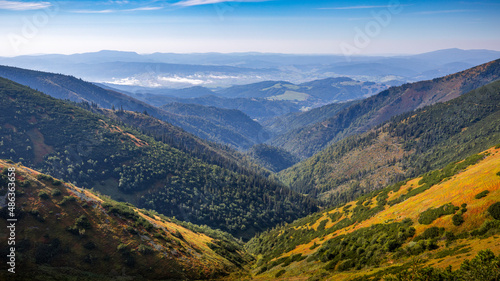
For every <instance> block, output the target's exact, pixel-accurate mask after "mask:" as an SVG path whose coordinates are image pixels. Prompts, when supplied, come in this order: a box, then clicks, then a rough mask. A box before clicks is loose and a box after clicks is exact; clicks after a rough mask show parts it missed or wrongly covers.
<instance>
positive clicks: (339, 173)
mask: <svg viewBox="0 0 500 281" xmlns="http://www.w3.org/2000/svg"><path fill="white" fill-rule="evenodd" d="M498 142H500V81H496V82H493V83H491V84H488V85H486V86H483V87H480V88H479V89H476V90H473V91H471V92H469V93H467V94H464V95H462V96H460V97H458V98H456V99H453V100H450V101H447V102H442V103H438V104H435V105H432V106H428V107H424V108H422V109H419V110H417V111H414V112H409V113H406V114H403V115H399V116H397V117H394V118H393V119H392V120H391V121H389V122H387V123H385V124H383V125H381V126H378V127H377V128H374V129H372V130H370V131H368V132H366V133H363V134H359V135H354V136H351V137H348V138H346V139H343V140H341V141H339V142H337V143H334V144H332V145H331V146H329V147H327V148H326V149H325V150H323V151H321V152H320V153H318V154H317V155H315V156H313V157H311V158H310V159H307V160H306V161H303V162H301V163H299V164H297V165H295V166H294V167H291V168H289V169H287V170H284V171H282V172H281V173H280V174H279V178H280V179H281V180H282V181H283V182H284V183H286V184H288V185H289V186H290V187H291V188H292V189H294V190H297V191H299V192H302V193H306V194H310V195H311V196H313V197H319V198H322V199H323V200H326V201H327V202H330V203H342V202H346V201H348V200H353V199H354V198H356V197H358V196H360V195H362V194H365V193H367V192H370V191H372V190H375V189H378V188H381V187H383V186H385V185H387V184H389V183H394V182H396V181H398V180H400V179H405V178H409V177H414V176H416V175H419V174H422V173H425V172H428V171H430V170H431V169H436V168H441V167H443V166H444V165H446V164H447V163H449V162H451V161H456V160H459V159H462V158H464V157H466V156H467V155H469V154H471V153H477V152H480V151H482V150H484V149H486V148H487V147H489V146H491V145H493V144H495V143H498Z"/></svg>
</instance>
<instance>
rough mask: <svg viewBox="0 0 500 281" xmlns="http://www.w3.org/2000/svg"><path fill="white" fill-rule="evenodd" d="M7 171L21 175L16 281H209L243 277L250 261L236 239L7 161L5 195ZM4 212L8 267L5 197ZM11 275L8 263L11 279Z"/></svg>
mask: <svg viewBox="0 0 500 281" xmlns="http://www.w3.org/2000/svg"><path fill="white" fill-rule="evenodd" d="M7 168H15V174H16V181H15V183H16V206H17V209H16V211H15V214H16V218H17V219H18V222H17V224H16V245H15V247H16V251H17V252H16V253H17V260H16V263H17V273H16V277H17V278H19V279H16V280H67V278H70V277H74V278H76V277H79V278H83V279H79V280H87V279H88V280H97V279H99V280H108V279H112V278H115V277H118V276H129V278H134V280H164V279H171V278H172V279H186V278H188V279H206V278H213V277H217V276H222V275H226V274H227V273H229V272H231V271H235V270H240V267H241V266H242V265H244V264H245V263H246V262H248V260H249V256H248V255H246V254H244V251H243V249H242V247H241V244H240V243H239V242H237V241H236V240H234V238H232V237H231V236H230V235H228V234H225V233H223V232H220V231H214V230H211V229H208V228H206V227H205V228H200V227H197V226H194V225H186V226H187V228H186V227H184V226H181V225H180V224H178V223H176V222H175V220H172V219H169V218H167V217H163V216H162V217H160V216H159V215H158V214H155V213H151V212H148V211H145V210H139V209H137V208H135V207H133V206H132V205H128V204H124V203H118V202H116V201H113V200H111V199H109V198H108V197H103V196H100V195H96V194H94V193H92V192H89V191H88V190H84V189H80V188H78V187H75V186H74V185H71V184H68V183H64V182H62V181H60V180H57V179H54V178H52V177H50V176H46V175H43V174H40V173H38V172H36V171H34V170H31V169H29V168H26V167H24V166H20V165H16V164H10V163H6V162H5V161H3V160H1V161H0V170H1V171H2V176H1V181H2V187H3V186H4V183H5V182H6V181H7V177H6V176H7V173H6V171H7ZM3 194H5V190H3ZM1 204H2V206H3V208H2V209H1V211H0V213H1V214H2V220H1V221H0V226H1V230H0V231H1V232H2V235H0V245H2V246H1V249H2V260H4V259H5V256H6V255H4V254H3V253H4V252H7V241H6V240H7V235H4V234H5V230H6V229H7V228H6V225H5V224H6V215H7V213H8V212H7V208H5V206H4V197H3V196H2V200H1ZM190 229H191V230H190ZM6 267H7V264H6V263H5V262H2V265H1V269H2V270H1V273H0V275H3V276H4V277H5V274H8V272H7V269H6ZM57 278H59V279H57ZM60 278H62V279H60ZM85 278H87V279H85ZM2 280H3V279H2Z"/></svg>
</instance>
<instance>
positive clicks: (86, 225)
mask: <svg viewBox="0 0 500 281" xmlns="http://www.w3.org/2000/svg"><path fill="white" fill-rule="evenodd" d="M75 225H76V226H77V227H81V228H83V229H90V228H91V227H92V225H91V224H90V222H89V219H87V217H86V216H84V215H81V216H80V217H79V218H77V219H76V221H75Z"/></svg>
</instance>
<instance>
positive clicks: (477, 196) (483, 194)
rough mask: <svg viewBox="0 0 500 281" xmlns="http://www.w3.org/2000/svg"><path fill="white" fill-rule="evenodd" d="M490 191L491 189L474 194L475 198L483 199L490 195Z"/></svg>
mask: <svg viewBox="0 0 500 281" xmlns="http://www.w3.org/2000/svg"><path fill="white" fill-rule="evenodd" d="M488 193H490V191H489V190H484V191H481V192H480V193H478V194H476V196H474V198H476V199H481V198H483V197H486V195H488Z"/></svg>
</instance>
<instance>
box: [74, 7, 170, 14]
mask: <svg viewBox="0 0 500 281" xmlns="http://www.w3.org/2000/svg"><path fill="white" fill-rule="evenodd" d="M161 9H163V7H140V8H133V9H124V10H116V9H115V10H114V9H106V10H74V11H72V12H73V13H77V14H110V13H119V12H138V11H156V10H161Z"/></svg>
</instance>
